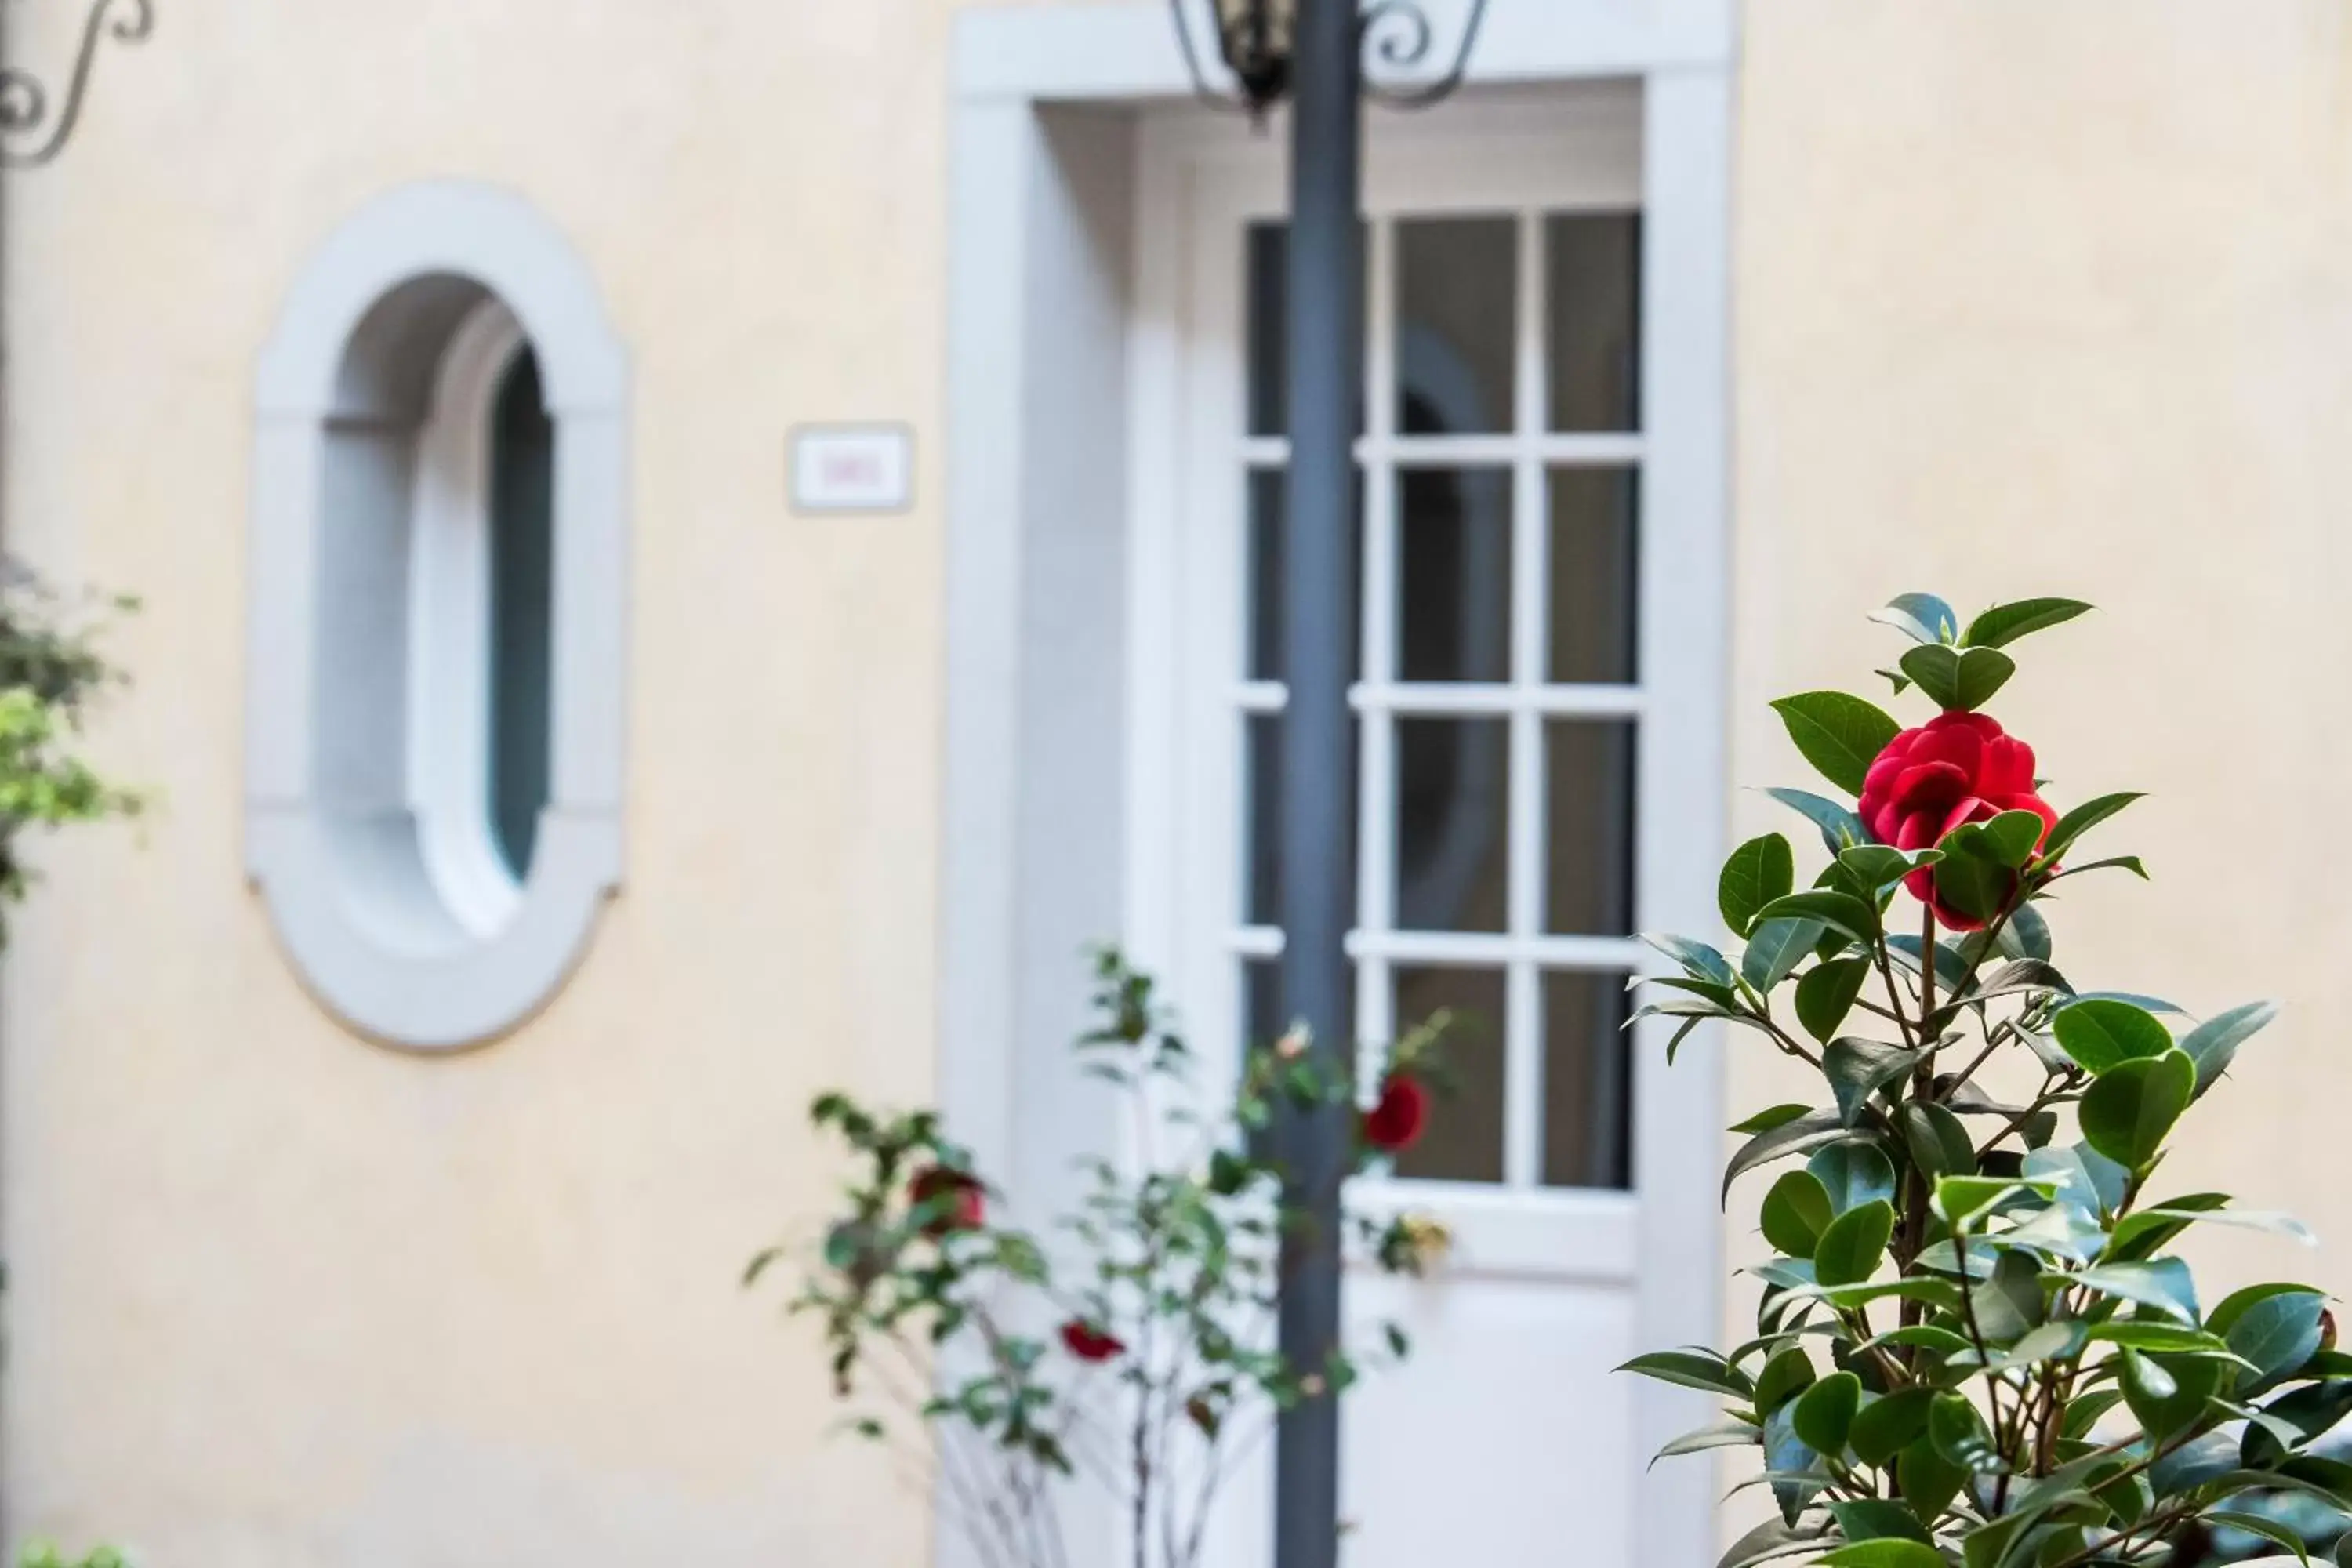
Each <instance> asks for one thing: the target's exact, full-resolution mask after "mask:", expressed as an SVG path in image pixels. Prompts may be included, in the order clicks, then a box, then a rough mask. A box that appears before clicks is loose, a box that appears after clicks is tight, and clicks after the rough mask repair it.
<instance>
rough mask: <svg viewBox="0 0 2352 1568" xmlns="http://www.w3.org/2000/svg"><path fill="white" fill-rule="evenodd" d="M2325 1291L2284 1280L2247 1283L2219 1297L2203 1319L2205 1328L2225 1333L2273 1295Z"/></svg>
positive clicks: (2315, 1293) (2324, 1293) (2302, 1294)
mask: <svg viewBox="0 0 2352 1568" xmlns="http://www.w3.org/2000/svg"><path fill="white" fill-rule="evenodd" d="M2324 1295H2326V1291H2324V1290H2320V1289H2315V1288H2314V1287H2312V1286H2309V1285H2293V1284H2288V1283H2286V1282H2285V1281H2284V1280H2272V1281H2270V1282H2268V1283H2266V1284H2262V1285H2249V1286H2247V1287H2246V1288H2245V1289H2242V1290H2232V1291H2231V1292H2230V1293H2229V1294H2228V1295H2226V1296H2224V1297H2222V1298H2221V1305H2220V1306H2217V1307H2215V1308H2214V1309H2213V1315H2212V1316H2211V1317H2209V1318H2207V1319H2206V1320H2205V1327H2206V1328H2207V1330H2209V1331H2211V1332H2213V1333H2217V1334H2225V1335H2226V1334H2227V1333H2228V1332H2229V1331H2231V1329H2234V1328H2236V1327H2237V1326H2238V1320H2239V1319H2241V1318H2242V1317H2244V1316H2245V1315H2246V1314H2247V1313H2248V1312H2251V1311H2252V1310H2254V1308H2255V1307H2256V1306H2258V1305H2259V1304H2261V1303H2262V1302H2264V1301H2267V1300H2270V1299H2271V1298H2272V1297H2273V1296H2324Z"/></svg>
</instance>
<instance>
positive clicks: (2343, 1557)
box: [2336, 1531, 2352, 1568]
mask: <svg viewBox="0 0 2352 1568" xmlns="http://www.w3.org/2000/svg"><path fill="white" fill-rule="evenodd" d="M2336 1568H2352V1531H2345V1534H2344V1539H2343V1540H2341V1541H2339V1542H2336Z"/></svg>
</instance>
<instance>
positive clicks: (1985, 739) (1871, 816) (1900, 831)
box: [1862, 713, 2058, 931]
mask: <svg viewBox="0 0 2352 1568" xmlns="http://www.w3.org/2000/svg"><path fill="white" fill-rule="evenodd" d="M2004 811H2030V812H2032V813H2033V814H2034V815H2035V816H2039V817H2040V818H2041V819H2042V837H2044V838H2047V837H2049V833H2050V829H2051V828H2052V827H2053V826H2056V824H2057V821H2058V814H2057V813H2056V812H2054V811H2053V810H2051V809H2050V805H2049V804H2048V803H2047V802H2046V801H2044V800H2043V799H2042V797H2041V796H2040V795H2037V794H2035V793H2034V788H2033V748H2032V747H2031V746H2029V745H2027V744H2026V743H2025V742H2022V741H2020V740H2017V739H2016V738H2014V737H2013V736H2011V735H2009V734H2007V733H2005V732H2004V731H2002V729H2001V727H2000V725H1999V724H1998V723H1996V722H1994V721H1992V720H1991V719H1990V718H1988V717H1986V716H1985V715H1984V714H1982V713H1945V714H1942V715H1940V716H1939V717H1937V718H1934V719H1931V720H1929V721H1927V723H1926V724H1924V725H1922V726H1920V727H1919V728H1918V729H1916V730H1906V731H1903V732H1902V733H1901V734H1899V735H1896V736H1895V739H1893V740H1892V741H1889V742H1886V746H1885V749H1884V750H1883V751H1881V752H1879V753H1878V760H1877V761H1876V762H1874V763H1871V764H1870V772H1869V773H1868V774H1867V775H1866V776H1865V777H1864V780H1863V785H1862V820H1863V823H1864V826H1867V827H1868V828H1869V829H1870V831H1871V834H1872V836H1873V837H1875V838H1876V839H1877V840H1878V841H1879V842H1880V843H1882V844H1889V845H1892V846H1894V847H1895V848H1897V849H1906V850H1909V849H1927V848H1932V847H1934V846H1935V845H1937V843H1939V842H1941V841H1942V839H1943V837H1944V835H1946V834H1947V833H1949V832H1951V831H1952V829H1954V828H1956V827H1958V826H1963V825H1964V824H1967V823H1971V822H1990V821H1991V820H1992V819H1993V818H1994V817H1996V816H2000V814H2001V813H2002V812H2004ZM1903 885H1904V886H1905V887H1906V888H1908V889H1911V893H1912V896H1913V897H1915V898H1916V899H1917V900H1919V901H1920V902H1922V903H1924V904H1926V905H1927V906H1928V907H1929V908H1931V909H1933V910H1935V911H1936V918H1937V920H1938V921H1942V922H1943V923H1944V925H1945V926H1947V927H1948V928H1949V929H1951V930H1953V931H1974V930H1976V929H1977V928H1978V927H1979V926H1980V925H1981V924H1983V922H1982V921H1978V920H1974V919H1972V918H1970V917H1969V916H1968V915H1966V914H1964V913H1962V912H1961V911H1960V910H1956V909H1953V908H1952V907H1951V906H1950V905H1948V904H1947V903H1945V902H1944V900H1942V899H1940V898H1939V897H1937V892H1936V878H1935V873H1934V872H1933V871H1931V870H1927V869H1924V868H1923V869H1921V870H1917V871H1914V872H1912V873H1911V875H1910V876H1908V877H1906V878H1905V879H1904V884H1903Z"/></svg>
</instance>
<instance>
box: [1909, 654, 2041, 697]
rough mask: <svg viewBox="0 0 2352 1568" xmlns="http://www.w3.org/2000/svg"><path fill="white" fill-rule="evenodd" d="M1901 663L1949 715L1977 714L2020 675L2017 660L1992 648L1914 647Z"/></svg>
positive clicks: (1921, 688)
mask: <svg viewBox="0 0 2352 1568" xmlns="http://www.w3.org/2000/svg"><path fill="white" fill-rule="evenodd" d="M1900 662H1901V665H1902V668H1903V673H1904V674H1906V675H1907V676H1909V677H1910V678H1911V679H1913V680H1914V681H1915V682H1916V683H1917V684H1918V687H1919V689H1920V690H1922V691H1924V692H1926V693H1927V699H1928V700H1929V701H1931V702H1933V703H1935V704H1936V706H1937V707H1938V708H1941V709H1942V710H1944V711H1946V712H1947V713H1950V712H1955V711H1958V712H1968V713H1972V712H1974V711H1975V710H1978V709H1979V708H1981V707H1983V706H1984V705H1985V704H1986V703H1987V702H1990V701H1991V700H1992V697H1993V693H1995V692H1997V691H1999V690H2000V689H2001V688H2002V687H2004V686H2006V685H2008V684H2009V678H2010V677H2011V676H2012V675H2015V674H2016V673H2017V661H2016V660H2015V659H2013V658H2010V657H2009V655H2007V654H2005V653H2001V652H1999V651H1997V650H1995V649H1993V648H1989V647H1972V648H1968V649H1966V650H1962V649H1958V648H1951V647H1941V646H1936V645H1927V646H1922V647H1915V648H1912V649H1911V650H1909V651H1908V652H1906V654H1904V656H1903V658H1902V659H1901V661H1900Z"/></svg>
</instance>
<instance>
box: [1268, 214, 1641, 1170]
mask: <svg viewBox="0 0 2352 1568" xmlns="http://www.w3.org/2000/svg"><path fill="white" fill-rule="evenodd" d="M1585 216H1597V217H1598V218H1600V219H1601V220H1602V221H1601V222H1600V223H1598V224H1597V225H1593V224H1583V225H1580V223H1578V222H1576V221H1570V220H1565V219H1563V218H1562V217H1560V216H1558V215H1551V214H1548V213H1545V212H1543V211H1540V210H1529V211H1524V212H1521V213H1518V214H1516V215H1507V216H1481V217H1473V218H1451V217H1449V218H1415V217H1410V216H1407V217H1403V218H1398V217H1394V216H1382V217H1380V218H1377V219H1375V220H1374V222H1373V224H1372V226H1371V233H1370V268H1369V276H1368V278H1367V285H1368V289H1367V294H1368V300H1369V303H1370V340H1369V342H1368V344H1367V353H1366V389H1365V398H1364V412H1365V413H1366V415H1367V416H1368V422H1367V427H1366V428H1365V432H1364V434H1363V436H1362V437H1360V439H1359V442H1358V445H1357V451H1358V457H1359V461H1360V466H1361V469H1362V476H1363V480H1364V496H1363V503H1364V504H1363V513H1362V523H1363V534H1362V538H1361V542H1362V544H1363V546H1364V549H1363V558H1362V574H1363V575H1362V603H1361V609H1360V626H1361V632H1362V637H1361V658H1362V662H1361V669H1360V682H1359V684H1358V685H1357V686H1356V688H1355V689H1354V691H1353V694H1352V695H1353V703H1354V707H1355V710H1356V711H1357V712H1358V714H1359V715H1360V723H1359V726H1358V756H1357V759H1356V764H1357V767H1358V770H1359V773H1358V780H1357V789H1358V799H1359V810H1360V817H1359V825H1358V826H1359V836H1358V876H1359V883H1358V888H1359V910H1358V913H1359V929H1358V931H1356V932H1355V933H1354V935H1353V936H1352V938H1351V940H1350V942H1349V946H1350V950H1351V952H1352V953H1353V955H1354V958H1355V962H1356V982H1357V984H1356V1012H1357V1022H1358V1025H1359V1026H1360V1038H1361V1043H1362V1047H1363V1050H1364V1052H1365V1058H1364V1065H1365V1067H1366V1068H1371V1067H1373V1066H1374V1065H1376V1063H1377V1060H1378V1058H1379V1054H1380V1053H1381V1051H1383V1050H1384V1049H1385V1042H1386V1041H1388V1040H1389V1039H1391V1038H1392V1037H1394V1036H1395V1035H1396V1034H1397V1033H1398V1032H1400V1031H1401V1030H1402V1029H1404V1028H1409V1027H1411V1026H1412V1025H1414V1024H1416V1023H1418V1022H1419V1021H1421V1019H1422V1018H1423V1017H1424V1016H1427V1014H1428V1013H1429V1012H1430V1011H1432V1010H1433V1008H1434V1007H1435V1006H1438V1005H1450V1006H1453V1007H1455V1008H1456V1009H1457V1010H1458V1011H1461V1012H1463V1013H1465V1014H1471V1015H1476V1016H1478V1017H1479V1019H1480V1023H1481V1026H1482V1027H1483V1033H1480V1032H1478V1031H1477V1029H1476V1028H1474V1032H1472V1033H1470V1034H1468V1035H1465V1040H1464V1043H1463V1044H1462V1045H1461V1046H1460V1047H1458V1048H1457V1058H1460V1059H1458V1060H1457V1067H1458V1068H1460V1069H1461V1071H1460V1076H1461V1077H1462V1079H1463V1080H1464V1081H1463V1085H1462V1087H1463V1089H1464V1090H1465V1093H1464V1094H1463V1095H1462V1097H1461V1098H1460V1099H1458V1100H1455V1101H1454V1102H1452V1103H1451V1104H1450V1105H1449V1106H1448V1108H1447V1110H1446V1111H1445V1113H1444V1116H1443V1117H1441V1119H1440V1120H1441V1121H1448V1122H1449V1123H1450V1125H1451V1127H1452V1129H1453V1131H1449V1132H1446V1133H1444V1134H1433V1138H1432V1142H1430V1143H1429V1144H1428V1145H1426V1146H1424V1148H1423V1149H1422V1150H1420V1151H1416V1152H1415V1153H1414V1154H1413V1155H1412V1156H1410V1157H1408V1158H1407V1159H1406V1160H1405V1161H1403V1162H1402V1163H1400V1165H1399V1167H1398V1170H1397V1174H1398V1175H1399V1176H1400V1177H1402V1178H1404V1179H1408V1180H1425V1181H1447V1182H1457V1183H1473V1184H1485V1185H1489V1186H1493V1185H1500V1186H1503V1187H1506V1188H1510V1189H1522V1190H1527V1189H1547V1188H1553V1189H1556V1188H1562V1187H1600V1188H1622V1187H1623V1186H1625V1185H1626V1184H1627V1176H1626V1173H1627V1172H1628V1171H1629V1169H1630V1156H1629V1154H1628V1152H1627V1148H1626V1145H1627V1142H1628V1137H1629V1132H1628V1123H1629V1119H1630V1111H1629V1109H1628V1106H1627V1104H1626V1099H1627V1096H1626V1081H1627V1079H1626V1075H1627V1071H1628V1060H1627V1058H1626V1057H1625V1054H1624V1053H1625V1050H1626V1048H1627V1042H1626V1039H1625V1037H1624V1036H1623V1035H1622V1032H1621V1031H1620V1029H1619V1028H1618V1027H1617V1026H1618V1025H1622V1016H1623V1007H1624V1004H1623V1001H1622V988H1623V982H1624V979H1625V976H1626V975H1627V974H1628V973H1630V972H1632V971H1633V970H1635V969H1637V968H1639V967H1640V966H1641V964H1642V962H1643V959H1642V953H1641V949H1640V947H1639V944H1638V943H1636V942H1633V940H1632V939H1631V936H1630V931H1631V923H1630V921H1631V914H1632V909H1631V904H1632V899H1633V868H1632V867H1631V865H1630V861H1629V859H1628V854H1629V850H1630V846H1631V843H1632V840H1633V832H1632V814H1633V797H1632V793H1631V791H1632V785H1633V755H1634V752H1635V746H1636V741H1635V731H1636V729H1637V724H1638V719H1639V716H1640V712H1641V709H1642V693H1641V687H1640V684H1639V680H1638V671H1637V670H1636V669H1635V668H1634V667H1633V660H1632V652H1631V650H1632V647H1633V605H1634V603H1635V599H1636V597H1637V592H1636V591H1637V586H1638V584H1637V581H1636V577H1635V573H1636V562H1637V554H1636V552H1637V550H1638V528H1637V526H1636V521H1635V517H1636V502H1635V499H1634V498H1635V496H1636V495H1637V493H1638V491H1637V485H1638V475H1639V470H1640V468H1641V465H1642V461H1643V442H1642V437H1641V436H1640V434H1639V429H1638V422H1637V420H1636V419H1635V418H1634V417H1633V416H1634V413H1635V411H1636V410H1637V407H1638V395H1637V391H1638V389H1637V384H1636V383H1635V380H1634V371H1635V369H1636V364H1635V360H1636V358H1637V354H1636V340H1635V334H1634V333H1633V329H1632V327H1631V326H1630V325H1629V324H1628V323H1626V322H1625V321H1622V320H1621V319H1620V318H1621V317H1622V314H1623V313H1624V311H1625V310H1627V309H1629V308H1630V307H1631V305H1632V303H1633V300H1634V299H1635V296H1634V295H1633V293H1631V292H1630V290H1631V289H1634V288H1637V286H1638V263H1639V246H1638V216H1637V215H1572V217H1574V218H1582V217H1585ZM1562 246H1568V247H1571V248H1573V249H1574V250H1575V252H1576V254H1574V255H1573V256H1563V254H1562V253H1561V249H1560V247H1562ZM1594 279H1598V280H1599V281H1598V282H1597V283H1595V282H1594V281H1593V280H1594ZM1564 283H1565V284H1569V285H1572V286H1575V287H1578V288H1581V289H1597V290H1598V292H1597V293H1596V294H1594V295H1593V297H1592V298H1590V299H1583V298H1581V297H1580V302H1579V304H1578V305H1577V307H1576V308H1574V309H1563V307H1562V304H1561V302H1560V301H1559V300H1555V298H1554V297H1553V296H1554V293H1555V291H1556V290H1557V289H1559V288H1560V287H1562V286H1563V284H1564ZM1612 290H1613V292H1612ZM1563 354H1566V355H1570V356H1571V357H1573V358H1574V359H1575V360H1576V363H1573V364H1564V363H1562V356H1563ZM1254 363H1255V361H1254ZM1580 377H1581V378H1582V379H1581V380H1580ZM1278 429H1279V426H1275V425H1271V424H1270V423H1269V422H1266V421H1265V420H1263V419H1259V420H1254V421H1253V425H1252V430H1253V435H1252V436H1251V437H1249V438H1247V439H1245V440H1244V441H1243V442H1242V443H1241V444H1240V446H1241V452H1240V457H1241V461H1242V464H1243V466H1244V468H1247V469H1249V470H1251V471H1253V472H1254V473H1257V474H1262V475H1278V474H1279V473H1280V471H1281V470H1282V468H1283V467H1284V465H1285V464H1286V461H1287V458H1288V443H1287V441H1286V439H1284V438H1283V437H1280V436H1279V435H1278V434H1276V433H1275V432H1277V431H1278ZM1257 482H1260V483H1263V482H1265V481H1264V480H1262V479H1261V480H1259V481H1257ZM1253 615H1254V616H1264V615H1265V609H1264V607H1261V606H1255V605H1254V607H1253ZM1258 624H1263V623H1262V622H1260V623H1258ZM1255 668H1256V666H1255V662H1254V672H1255ZM1283 696H1284V694H1283V692H1282V689H1281V687H1280V685H1279V683H1278V682H1276V681H1269V680H1266V679H1254V680H1245V681H1244V682H1242V683H1241V684H1240V685H1239V686H1238V687H1237V689H1236V692H1235V701H1236V705H1237V706H1238V707H1239V708H1241V709H1242V710H1244V711H1248V712H1254V713H1260V714H1263V713H1265V712H1268V711H1273V710H1279V708H1280V707H1281V706H1282V703H1283ZM1253 903H1255V904H1256V905H1257V909H1256V911H1255V913H1256V918H1257V919H1258V920H1259V921H1272V920H1275V919H1278V912H1277V911H1276V910H1272V909H1268V908H1266V907H1265V905H1264V903H1263V902H1262V901H1260V900H1253ZM1281 945H1282V941H1281V933H1280V931H1278V930H1277V929H1276V928H1275V927H1274V926H1272V925H1270V924H1256V925H1250V926H1244V927H1241V928H1239V929H1236V930H1235V931H1234V933H1233V947H1234V952H1235V953H1236V955H1237V957H1240V956H1241V955H1244V954H1246V955H1252V957H1253V958H1254V959H1255V962H1257V963H1261V964H1262V963H1265V960H1266V959H1267V958H1269V957H1270V956H1272V955H1275V954H1278V953H1279V952H1280V950H1281ZM1612 1009H1615V1011H1614V1012H1613V1013H1612V1011H1611V1010H1612ZM1262 1010H1263V1009H1262V1008H1261V1009H1260V1011H1262ZM1612 1018H1613V1019H1614V1020H1615V1022H1614V1023H1611V1019H1612ZM1604 1025H1607V1026H1606V1027H1604ZM1364 1077H1365V1079H1366V1087H1367V1092H1368V1093H1369V1092H1370V1078H1371V1074H1370V1072H1369V1071H1367V1072H1366V1073H1365V1075H1364Z"/></svg>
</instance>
